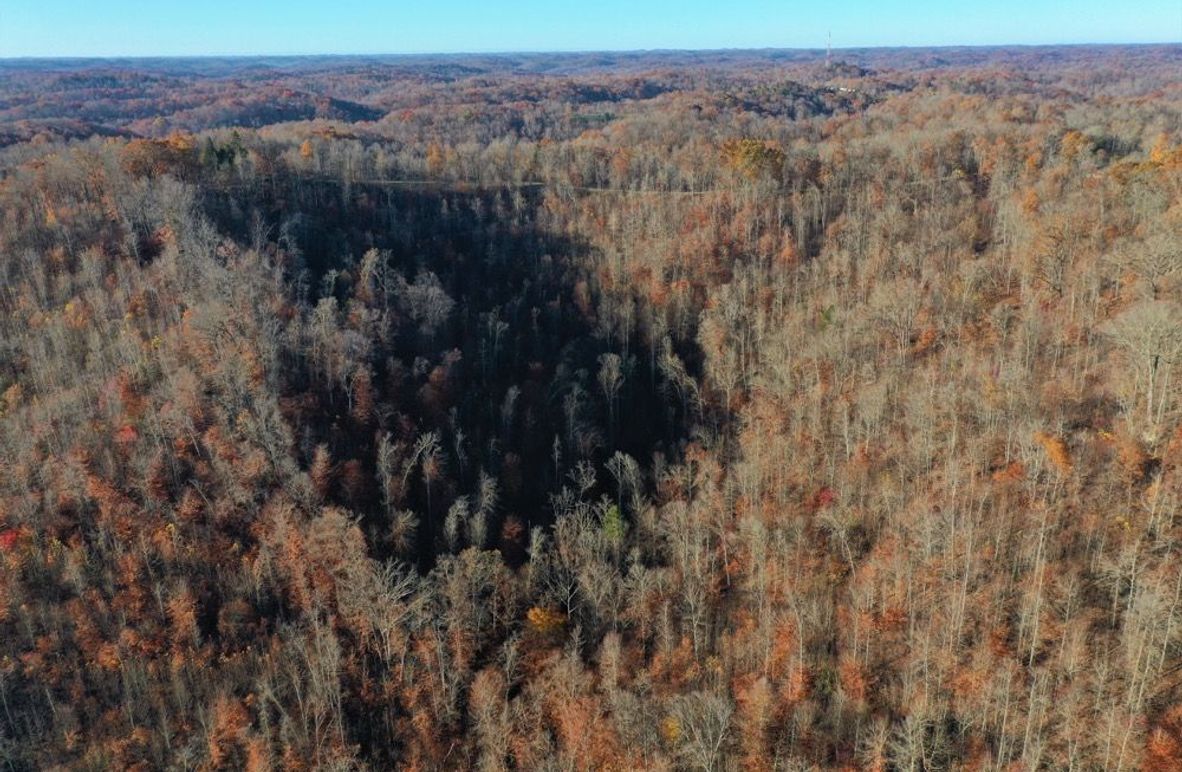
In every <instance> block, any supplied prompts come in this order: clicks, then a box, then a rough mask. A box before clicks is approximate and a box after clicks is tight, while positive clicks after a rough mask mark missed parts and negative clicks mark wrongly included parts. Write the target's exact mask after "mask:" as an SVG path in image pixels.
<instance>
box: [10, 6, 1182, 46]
mask: <svg viewBox="0 0 1182 772" xmlns="http://www.w3.org/2000/svg"><path fill="white" fill-rule="evenodd" d="M830 30H832V33H833V45H834V47H835V48H841V47H846V46H849V47H854V46H882V45H903V46H923V45H986V44H998V43H1146V42H1177V41H1180V40H1182V0H992V1H990V0H976V2H957V0H944V1H943V2H940V1H939V0H831V1H828V2H827V0H778V1H775V2H773V1H769V0H681V1H680V2H676V1H674V0H655V1H651V2H649V1H646V0H600V1H599V2H596V1H595V0H583V2H578V3H572V2H554V1H553V0H551V1H549V2H546V1H544V0H516V1H511V2H493V1H492V0H417V1H415V2H408V1H407V0H315V1H313V0H287V1H281V0H202V2H184V3H180V2H174V0H0V57H13V56H153V55H204V54H214V55H218V54H307V53H428V52H486V51H571V50H583V51H586V50H632V49H649V48H762V47H778V48H820V47H823V46H824V45H825V38H826V33H827V32H828V31H830Z"/></svg>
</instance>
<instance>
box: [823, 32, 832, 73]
mask: <svg viewBox="0 0 1182 772" xmlns="http://www.w3.org/2000/svg"><path fill="white" fill-rule="evenodd" d="M825 67H826V69H832V67H833V30H829V39H828V40H827V41H826V43H825Z"/></svg>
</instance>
